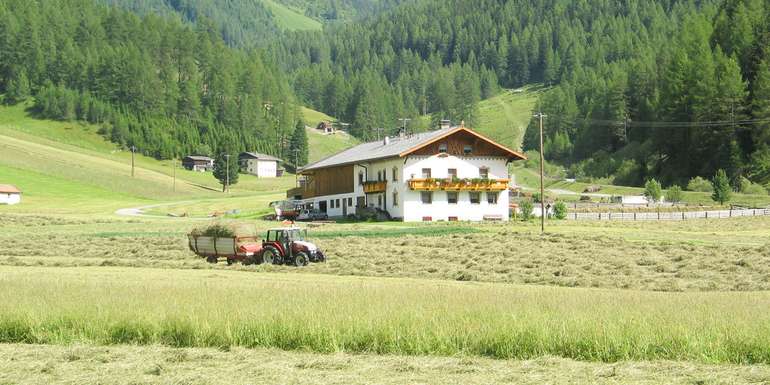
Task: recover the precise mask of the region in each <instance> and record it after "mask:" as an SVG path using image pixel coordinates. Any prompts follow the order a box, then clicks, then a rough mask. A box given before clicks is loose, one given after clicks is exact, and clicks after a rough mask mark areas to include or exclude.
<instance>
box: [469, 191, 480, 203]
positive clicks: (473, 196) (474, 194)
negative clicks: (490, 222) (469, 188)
mask: <svg viewBox="0 0 770 385" xmlns="http://www.w3.org/2000/svg"><path fill="white" fill-rule="evenodd" d="M470 195H471V204H474V205H477V204H479V203H481V193H477V192H472V193H470Z"/></svg>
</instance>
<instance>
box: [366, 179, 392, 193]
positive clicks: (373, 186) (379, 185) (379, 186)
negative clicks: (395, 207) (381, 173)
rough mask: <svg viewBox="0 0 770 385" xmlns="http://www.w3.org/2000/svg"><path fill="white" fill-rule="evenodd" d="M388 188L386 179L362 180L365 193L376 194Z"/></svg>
mask: <svg viewBox="0 0 770 385" xmlns="http://www.w3.org/2000/svg"><path fill="white" fill-rule="evenodd" d="M387 188H388V182H386V181H366V182H364V193H365V194H376V193H382V192H385V191H386V190H387Z"/></svg>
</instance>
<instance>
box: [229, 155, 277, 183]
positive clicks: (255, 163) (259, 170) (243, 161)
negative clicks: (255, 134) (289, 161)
mask: <svg viewBox="0 0 770 385" xmlns="http://www.w3.org/2000/svg"><path fill="white" fill-rule="evenodd" d="M280 162H281V160H280V159H278V158H276V157H274V156H270V155H265V154H260V153H258V152H242V153H241V154H240V155H238V163H239V164H240V167H241V172H243V173H246V174H251V175H254V176H256V177H258V178H275V177H279V176H281V175H282V174H283V170H282V169H280V167H279V163H280Z"/></svg>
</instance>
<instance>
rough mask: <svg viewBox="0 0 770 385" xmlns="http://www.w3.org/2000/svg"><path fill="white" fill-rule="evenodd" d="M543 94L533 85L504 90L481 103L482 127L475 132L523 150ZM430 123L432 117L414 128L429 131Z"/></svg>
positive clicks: (479, 126)
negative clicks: (522, 146) (535, 109)
mask: <svg viewBox="0 0 770 385" xmlns="http://www.w3.org/2000/svg"><path fill="white" fill-rule="evenodd" d="M543 91H544V89H543V88H542V87H541V86H538V85H532V86H527V87H524V88H520V89H516V90H504V91H503V92H502V93H500V94H499V95H496V96H493V97H491V98H489V99H485V100H482V101H481V102H479V118H478V123H476V124H474V125H473V127H471V128H472V129H474V130H476V131H478V132H480V133H482V134H484V135H486V136H488V137H490V138H492V139H494V140H496V141H498V142H500V143H501V144H504V145H506V146H509V147H511V148H513V149H519V148H521V142H522V140H523V139H524V132H525V131H526V130H527V125H528V124H529V121H530V119H532V111H533V109H534V108H535V104H537V99H538V97H540V93H541V92H543ZM430 121H431V118H430V116H422V117H420V119H418V120H417V121H415V122H413V125H414V126H415V127H419V128H423V129H429V128H431V127H430V126H431V124H430ZM453 123H455V124H457V123H459V122H453Z"/></svg>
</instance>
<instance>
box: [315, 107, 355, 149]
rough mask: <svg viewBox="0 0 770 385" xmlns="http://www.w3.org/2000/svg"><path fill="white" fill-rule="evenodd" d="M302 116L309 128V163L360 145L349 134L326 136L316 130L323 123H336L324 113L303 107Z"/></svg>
mask: <svg viewBox="0 0 770 385" xmlns="http://www.w3.org/2000/svg"><path fill="white" fill-rule="evenodd" d="M302 115H303V119H304V121H305V125H307V126H308V129H307V138H308V148H309V151H308V152H309V153H308V162H309V163H312V162H316V161H318V160H321V159H323V158H326V157H327V156H330V155H333V154H336V153H338V152H340V151H342V150H344V149H346V148H350V147H353V146H355V145H356V144H358V143H360V141H359V140H358V139H356V138H354V137H352V136H350V135H349V134H348V133H347V132H342V131H338V132H336V133H335V134H333V135H326V134H323V133H321V132H320V131H318V130H316V129H315V127H316V126H317V125H318V123H320V122H322V121H327V122H334V121H335V119H334V118H332V117H331V116H329V115H326V114H324V113H323V112H318V111H315V110H312V109H310V108H307V107H302Z"/></svg>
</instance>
